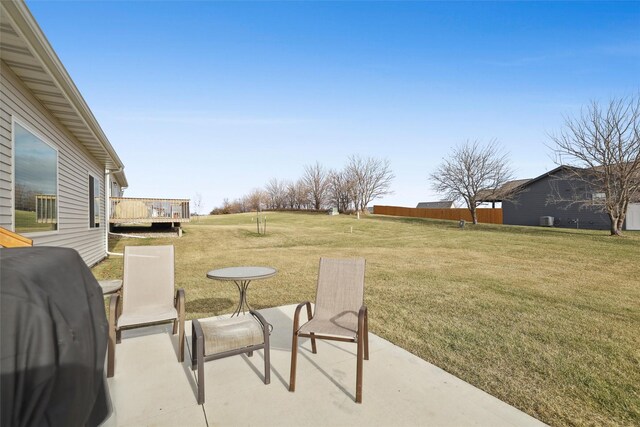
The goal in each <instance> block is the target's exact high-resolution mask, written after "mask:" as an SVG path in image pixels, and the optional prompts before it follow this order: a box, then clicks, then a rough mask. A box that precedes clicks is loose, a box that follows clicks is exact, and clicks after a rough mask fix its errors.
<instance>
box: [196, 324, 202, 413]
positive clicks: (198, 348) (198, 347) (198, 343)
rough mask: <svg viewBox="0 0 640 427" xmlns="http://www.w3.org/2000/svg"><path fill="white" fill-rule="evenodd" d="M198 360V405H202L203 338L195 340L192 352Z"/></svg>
mask: <svg viewBox="0 0 640 427" xmlns="http://www.w3.org/2000/svg"><path fill="white" fill-rule="evenodd" d="M194 351H195V352H196V354H197V359H198V362H197V363H198V405H202V404H203V403H204V337H201V336H199V337H198V338H197V339H196V349H195V350H194Z"/></svg>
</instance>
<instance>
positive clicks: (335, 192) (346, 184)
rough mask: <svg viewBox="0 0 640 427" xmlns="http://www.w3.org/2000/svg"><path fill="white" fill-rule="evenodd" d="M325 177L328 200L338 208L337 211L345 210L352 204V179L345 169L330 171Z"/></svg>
mask: <svg viewBox="0 0 640 427" xmlns="http://www.w3.org/2000/svg"><path fill="white" fill-rule="evenodd" d="M327 179H328V181H329V188H328V192H329V201H330V202H331V203H333V204H334V205H335V207H336V208H338V212H340V213H344V212H347V211H348V210H349V209H350V208H351V205H352V204H353V200H352V195H353V193H354V191H353V190H354V183H353V180H352V179H351V177H350V176H349V174H348V172H347V171H346V170H342V171H330V172H329V175H328V178H327Z"/></svg>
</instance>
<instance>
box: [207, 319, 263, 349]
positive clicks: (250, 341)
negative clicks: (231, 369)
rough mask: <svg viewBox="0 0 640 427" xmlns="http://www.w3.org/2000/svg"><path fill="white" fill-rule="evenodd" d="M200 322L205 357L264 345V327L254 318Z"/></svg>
mask: <svg viewBox="0 0 640 427" xmlns="http://www.w3.org/2000/svg"><path fill="white" fill-rule="evenodd" d="M199 322H200V326H202V332H203V335H204V355H205V356H210V355H212V354H218V353H223V352H225V351H229V350H237V349H240V348H244V347H249V346H252V345H259V344H262V343H264V331H263V329H262V326H261V325H259V324H258V322H257V321H256V320H255V319H254V318H253V316H243V317H232V318H230V319H200V320H199Z"/></svg>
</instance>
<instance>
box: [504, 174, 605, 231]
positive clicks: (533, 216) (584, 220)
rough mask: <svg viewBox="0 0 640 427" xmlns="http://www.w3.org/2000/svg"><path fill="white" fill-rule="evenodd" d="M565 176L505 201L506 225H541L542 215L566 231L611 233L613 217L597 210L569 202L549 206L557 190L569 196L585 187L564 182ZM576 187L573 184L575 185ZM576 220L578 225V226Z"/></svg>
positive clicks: (548, 179)
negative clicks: (588, 230) (550, 197)
mask: <svg viewBox="0 0 640 427" xmlns="http://www.w3.org/2000/svg"><path fill="white" fill-rule="evenodd" d="M560 178H562V175H558V176H555V177H554V176H547V177H545V178H542V179H540V180H539V181H536V182H534V183H532V184H529V185H528V186H526V187H525V190H524V191H522V192H521V193H519V194H518V195H517V196H516V197H515V198H513V199H512V200H505V201H503V202H502V215H503V223H504V224H509V225H529V226H538V225H540V217H541V216H552V217H554V226H555V227H562V228H576V227H577V228H587V229H594V230H608V229H609V228H610V221H609V217H608V216H607V215H606V214H605V213H604V212H602V211H598V210H597V208H596V209H593V208H585V207H583V208H580V206H578V205H574V206H569V205H568V204H567V203H556V204H554V203H549V202H548V198H549V195H550V194H553V192H554V191H556V189H557V191H559V192H560V194H569V193H570V192H571V191H572V189H573V188H576V187H578V188H580V187H582V188H583V190H582V191H585V192H589V191H590V190H589V189H588V188H584V184H581V183H576V182H572V181H571V180H569V179H560ZM572 184H573V185H572ZM576 219H578V223H577V224H576V221H575V220H576Z"/></svg>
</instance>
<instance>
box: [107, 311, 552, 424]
mask: <svg viewBox="0 0 640 427" xmlns="http://www.w3.org/2000/svg"><path fill="white" fill-rule="evenodd" d="M294 309H295V306H293V305H291V306H284V307H276V308H271V309H265V310H261V313H262V314H263V315H264V317H265V319H266V320H267V321H268V322H270V323H271V324H273V333H272V334H271V384H270V385H264V383H263V361H264V359H263V352H262V351H258V352H255V353H254V355H253V357H251V358H249V357H247V356H246V355H241V356H234V357H229V358H226V359H221V360H215V361H210V362H207V363H205V377H206V382H205V384H206V393H205V396H206V402H205V404H204V405H202V406H200V405H198V404H197V403H196V379H195V376H194V373H193V372H192V371H191V368H190V352H191V322H187V327H186V328H187V329H186V332H187V346H186V353H185V362H184V363H182V364H180V363H178V362H177V357H176V354H177V344H178V343H177V335H175V336H174V335H171V327H170V325H161V326H154V327H149V328H140V329H134V330H131V331H125V332H123V334H122V343H121V344H118V345H117V347H116V372H115V376H114V377H113V378H111V379H109V380H108V384H109V390H110V394H111V399H112V402H113V407H114V411H113V414H112V416H111V417H110V418H109V419H108V420H107V422H106V423H105V425H106V426H141V425H144V426H165V425H166V426H217V425H220V426H235V425H261V426H262V425H277V426H293V425H295V426H307V425H308V426H345V425H348V426H358V425H362V426H417V425H431V426H467V425H482V426H535V425H543V424H542V423H541V422H540V421H538V420H536V419H535V418H532V417H530V416H529V415H527V414H525V413H523V412H521V411H519V410H517V409H515V408H514V407H512V406H510V405H508V404H506V403H504V402H502V401H500V400H498V399H496V398H494V397H493V396H490V395H489V394H487V393H485V392H483V391H482V390H479V389H477V388H475V387H473V386H472V385H470V384H468V383H466V382H464V381H462V380H460V379H458V378H456V377H454V376H452V375H450V374H448V373H447V372H445V371H443V370H441V369H440V368H438V367H436V366H434V365H431V364H429V363H427V362H425V361H424V360H422V359H420V358H418V357H416V356H414V355H412V354H410V353H408V352H407V351H405V350H403V349H401V348H400V347H397V346H395V345H393V344H391V343H390V342H388V341H386V340H384V339H382V338H380V337H378V336H376V335H374V334H370V344H369V345H370V360H369V361H365V363H364V381H363V403H362V404H356V403H355V401H354V398H355V397H354V396H355V374H356V369H355V368H356V358H355V351H356V346H355V344H350V343H338V342H333V341H331V342H328V341H318V354H315V355H314V354H312V353H311V349H310V343H309V342H308V340H305V339H302V340H301V349H300V352H299V356H298V375H297V384H296V392H295V393H290V392H289V391H288V385H289V364H290V357H291V328H292V315H293V311H294ZM302 318H303V319H306V317H305V316H304V315H303V316H302Z"/></svg>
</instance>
